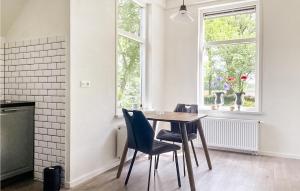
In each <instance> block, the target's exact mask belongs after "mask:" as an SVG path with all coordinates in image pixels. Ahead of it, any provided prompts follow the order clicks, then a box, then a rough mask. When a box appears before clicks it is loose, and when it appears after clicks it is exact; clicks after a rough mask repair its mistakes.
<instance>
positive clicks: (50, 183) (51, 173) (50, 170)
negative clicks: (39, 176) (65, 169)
mask: <svg viewBox="0 0 300 191" xmlns="http://www.w3.org/2000/svg"><path fill="white" fill-rule="evenodd" d="M61 174H62V167H61V166H51V167H47V168H45V169H44V191H59V190H60V185H61V178H62V176H61Z"/></svg>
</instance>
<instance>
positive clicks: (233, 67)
mask: <svg viewBox="0 0 300 191" xmlns="http://www.w3.org/2000/svg"><path fill="white" fill-rule="evenodd" d="M201 15H202V17H201V18H202V19H201V23H202V24H201V26H200V27H202V28H201V30H202V33H201V34H202V39H201V41H202V46H201V47H202V49H201V51H200V52H201V56H200V58H201V61H200V63H201V75H200V78H201V80H200V83H201V84H200V87H201V88H200V91H201V93H200V99H201V106H202V107H203V108H207V109H219V110H231V111H233V110H245V111H257V109H258V104H257V100H258V88H257V86H258V84H257V74H258V72H257V64H258V63H257V60H258V59H257V50H258V48H257V32H256V31H257V22H256V21H257V19H256V7H255V6H250V7H239V8H231V9H223V10H218V11H212V12H203V13H202V14H201ZM239 98H241V99H240V100H239Z"/></svg>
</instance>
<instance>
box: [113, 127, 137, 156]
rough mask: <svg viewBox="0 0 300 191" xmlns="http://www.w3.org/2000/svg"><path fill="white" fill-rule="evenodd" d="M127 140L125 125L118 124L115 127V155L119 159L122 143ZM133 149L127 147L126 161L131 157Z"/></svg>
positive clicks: (122, 147)
mask: <svg viewBox="0 0 300 191" xmlns="http://www.w3.org/2000/svg"><path fill="white" fill-rule="evenodd" d="M126 140H127V130H126V126H125V125H119V126H118V128H117V150H116V157H117V158H119V159H121V157H122V153H123V149H124V145H125V143H126ZM133 154H134V151H133V150H132V149H128V152H127V155H126V161H127V160H130V159H131V158H132V157H133Z"/></svg>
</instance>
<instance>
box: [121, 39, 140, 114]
mask: <svg viewBox="0 0 300 191" xmlns="http://www.w3.org/2000/svg"><path fill="white" fill-rule="evenodd" d="M140 49H141V45H140V43H139V42H137V41H134V40H131V39H129V38H126V37H123V36H119V37H118V63H117V106H118V108H122V107H124V108H129V109H132V108H137V107H139V106H140V104H141V57H140Z"/></svg>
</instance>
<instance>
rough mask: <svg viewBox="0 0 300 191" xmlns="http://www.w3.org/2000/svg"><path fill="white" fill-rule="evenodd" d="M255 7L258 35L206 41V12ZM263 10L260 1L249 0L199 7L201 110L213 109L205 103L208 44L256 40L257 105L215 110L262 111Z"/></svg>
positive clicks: (251, 41)
mask: <svg viewBox="0 0 300 191" xmlns="http://www.w3.org/2000/svg"><path fill="white" fill-rule="evenodd" d="M251 6H252V7H255V9H256V11H255V13H256V37H255V38H246V39H235V40H224V41H215V42H210V43H206V42H205V32H204V31H205V27H204V26H205V25H204V18H205V16H204V15H205V14H207V13H212V12H219V11H226V10H232V9H237V10H238V9H242V8H245V7H251ZM260 15H261V12H260V6H259V2H258V1H248V2H237V3H231V4H222V5H217V6H209V7H203V8H199V9H198V54H197V55H198V75H197V84H198V86H197V87H198V88H197V103H198V105H199V110H202V111H211V110H212V109H211V108H210V107H209V106H205V105H204V83H203V81H204V76H205V74H204V70H203V67H204V63H203V55H204V53H205V48H207V46H214V45H224V44H235V43H253V42H256V62H255V107H254V108H253V109H248V110H247V109H246V110H242V111H229V110H228V109H224V110H222V109H220V110H214V112H224V111H228V112H230V113H237V112H238V113H261V111H262V108H261V80H260V79H261V61H262V58H261V55H262V54H261V48H260V47H261V41H260V39H261V17H260Z"/></svg>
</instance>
